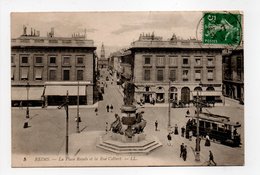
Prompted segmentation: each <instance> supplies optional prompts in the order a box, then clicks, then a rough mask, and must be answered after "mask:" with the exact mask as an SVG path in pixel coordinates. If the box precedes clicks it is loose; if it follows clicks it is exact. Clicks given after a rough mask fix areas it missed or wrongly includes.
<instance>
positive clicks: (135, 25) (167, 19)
mask: <svg viewBox="0 0 260 175" xmlns="http://www.w3.org/2000/svg"><path fill="white" fill-rule="evenodd" d="M201 18H202V12H81V13H79V12H77V13H72V12H66V13H65V12H64V13H61V12H59V13H54V12H53V13H50V12H48V13H47V12H45V13H28V12H27V13H12V14H11V36H12V38H17V37H19V36H20V35H21V34H22V32H23V25H26V26H27V28H28V30H27V32H30V28H31V27H32V28H34V29H35V30H39V31H40V34H41V36H46V34H47V32H50V30H51V28H52V27H54V30H55V36H59V37H71V35H72V34H73V33H84V30H86V34H87V39H91V40H94V43H95V46H96V47H97V53H98V55H100V48H101V45H102V43H104V46H105V51H106V57H107V56H109V54H110V53H111V52H114V51H117V50H118V49H120V48H125V47H128V46H130V44H131V42H133V41H135V40H137V39H138V38H139V35H140V34H141V33H152V32H154V34H155V35H156V36H162V37H163V39H165V40H167V39H169V38H170V37H171V36H172V34H173V33H175V34H176V35H177V36H179V37H181V38H184V39H188V38H190V37H192V38H195V37H196V32H197V25H198V23H199V22H200V20H201Z"/></svg>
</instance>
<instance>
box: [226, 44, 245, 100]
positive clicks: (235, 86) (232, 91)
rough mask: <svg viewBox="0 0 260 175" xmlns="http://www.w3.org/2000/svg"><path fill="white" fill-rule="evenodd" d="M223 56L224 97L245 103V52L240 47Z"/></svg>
mask: <svg viewBox="0 0 260 175" xmlns="http://www.w3.org/2000/svg"><path fill="white" fill-rule="evenodd" d="M225 51H226V52H224V54H223V95H224V96H226V97H230V98H232V99H235V100H238V101H239V102H240V103H242V104H243V103H244V50H243V48H242V47H238V48H236V49H235V50H232V51H227V50H225Z"/></svg>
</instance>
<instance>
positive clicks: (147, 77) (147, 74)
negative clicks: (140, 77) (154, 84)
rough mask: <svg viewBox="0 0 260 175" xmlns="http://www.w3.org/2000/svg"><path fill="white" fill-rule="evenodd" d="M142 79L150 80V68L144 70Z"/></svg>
mask: <svg viewBox="0 0 260 175" xmlns="http://www.w3.org/2000/svg"><path fill="white" fill-rule="evenodd" d="M144 80H146V81H149V80H151V70H147V69H146V70H144Z"/></svg>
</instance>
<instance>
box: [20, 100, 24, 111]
mask: <svg viewBox="0 0 260 175" xmlns="http://www.w3.org/2000/svg"><path fill="white" fill-rule="evenodd" d="M20 109H23V101H20Z"/></svg>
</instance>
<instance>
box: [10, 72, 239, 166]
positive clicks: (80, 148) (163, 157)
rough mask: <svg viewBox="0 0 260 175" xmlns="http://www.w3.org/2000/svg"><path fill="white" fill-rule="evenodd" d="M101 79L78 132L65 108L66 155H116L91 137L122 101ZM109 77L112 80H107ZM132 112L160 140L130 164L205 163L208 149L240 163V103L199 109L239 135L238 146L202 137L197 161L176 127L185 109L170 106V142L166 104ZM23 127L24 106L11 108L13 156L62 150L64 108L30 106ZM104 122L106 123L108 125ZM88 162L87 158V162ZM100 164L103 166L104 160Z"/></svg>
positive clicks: (220, 161)
mask: <svg viewBox="0 0 260 175" xmlns="http://www.w3.org/2000/svg"><path fill="white" fill-rule="evenodd" d="M104 73H105V74H104V75H103V78H102V79H101V81H103V82H106V84H107V87H105V94H104V96H103V97H104V99H103V100H102V101H99V102H98V114H97V115H96V113H95V108H96V107H97V104H95V105H93V106H90V107H83V106H81V107H80V117H81V120H82V122H81V123H80V131H81V133H80V134H78V133H76V122H75V117H76V111H77V110H76V106H72V107H71V106H70V107H69V139H70V140H69V143H70V144H69V145H70V147H69V152H70V155H77V156H84V155H95V156H98V155H100V156H101V155H103V156H104V155H106V156H111V155H112V156H113V155H114V156H118V155H116V154H114V153H110V152H107V151H105V150H102V149H100V148H97V147H96V140H97V138H99V137H100V136H101V135H103V134H105V129H106V122H108V126H109V127H110V124H111V123H112V122H113V121H114V120H115V117H114V115H115V113H117V114H119V115H120V106H121V105H122V104H123V100H122V99H123V96H122V93H120V90H119V87H118V85H116V79H115V78H114V79H113V81H111V77H110V78H109V79H110V80H109V81H105V77H106V76H109V75H108V73H107V72H104ZM111 82H112V84H111ZM107 105H109V106H110V105H113V108H114V109H113V112H110V111H109V112H107V110H106V106H107ZM139 108H140V109H138V111H141V110H142V111H144V115H143V116H144V119H145V120H146V121H147V126H146V127H145V129H144V132H145V133H146V134H147V135H153V136H155V137H157V138H159V140H160V141H161V143H162V144H163V146H162V147H160V148H158V149H156V150H154V151H153V152H151V153H150V154H148V155H135V158H136V159H137V160H138V161H131V162H130V163H129V164H128V166H129V165H132V166H142V165H143V166H145V165H151V166H159V165H169V166H173V165H207V161H208V156H209V150H211V151H212V152H213V154H214V159H215V162H216V163H217V165H243V164H244V126H243V123H244V117H243V116H244V108H243V106H217V107H214V108H206V109H205V108H203V111H205V112H206V111H208V112H211V113H213V114H219V115H226V116H229V117H230V118H231V120H232V121H235V122H239V123H242V127H241V128H240V130H239V133H240V134H241V139H242V145H241V147H238V148H232V147H229V146H225V145H221V144H220V143H214V142H213V141H211V146H210V147H205V146H204V143H205V140H202V141H201V156H200V158H201V161H200V162H196V161H195V158H194V148H195V137H193V139H192V141H189V140H188V139H186V138H183V137H181V134H180V128H181V127H182V126H185V124H186V122H187V120H188V118H186V117H185V113H186V111H187V109H188V108H171V126H174V125H175V124H177V125H178V127H179V135H174V134H173V135H172V138H173V140H172V143H173V146H168V145H167V134H168V131H167V127H168V108H167V107H166V106H158V105H155V106H152V105H151V106H150V105H147V106H145V107H139ZM194 110H195V108H194V107H190V108H189V111H190V112H191V114H194ZM30 117H31V118H30V120H29V126H30V127H29V128H26V129H24V128H23V122H24V120H25V108H24V109H18V108H13V109H12V153H13V156H15V155H26V156H30V155H53V156H61V155H62V156H63V155H64V153H65V150H64V145H65V110H64V109H57V108H55V107H49V108H47V109H40V108H31V109H30ZM156 120H157V121H158V123H159V124H158V129H159V131H155V126H154V122H155V121H156ZM109 127H108V128H109ZM181 143H184V144H185V145H187V148H188V149H187V160H186V161H185V162H184V161H183V160H182V159H181V158H180V156H179V155H180V145H181ZM88 163H89V162H88ZM81 165H82V166H83V165H85V166H90V165H93V166H98V165H99V164H98V163H97V162H96V164H93V163H90V164H86V163H85V164H84V161H83V162H82V164H81ZM100 165H103V166H104V162H103V163H101V164H100ZM118 165H119V164H118V161H114V163H111V162H110V164H108V166H118Z"/></svg>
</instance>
